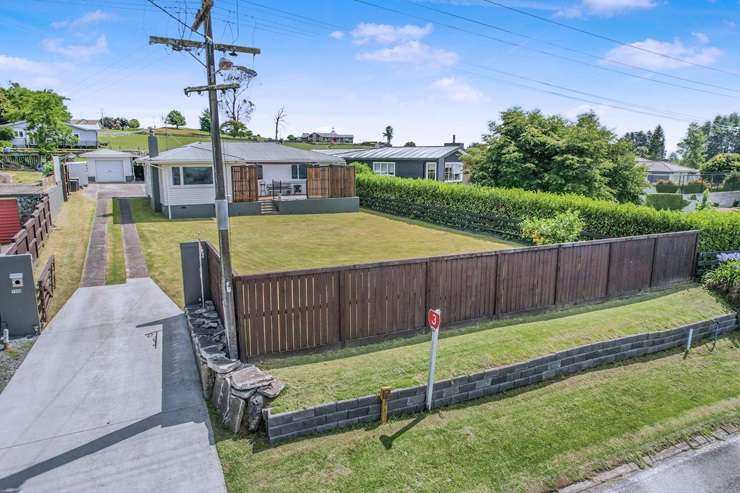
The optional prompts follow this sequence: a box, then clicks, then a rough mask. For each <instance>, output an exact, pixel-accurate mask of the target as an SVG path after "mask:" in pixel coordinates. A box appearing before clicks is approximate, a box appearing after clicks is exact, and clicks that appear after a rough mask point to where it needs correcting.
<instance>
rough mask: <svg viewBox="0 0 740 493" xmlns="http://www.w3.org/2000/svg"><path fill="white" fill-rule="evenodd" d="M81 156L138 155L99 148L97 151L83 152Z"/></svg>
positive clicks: (114, 156)
mask: <svg viewBox="0 0 740 493" xmlns="http://www.w3.org/2000/svg"><path fill="white" fill-rule="evenodd" d="M80 157H91V158H107V157H110V158H117V157H136V156H134V155H133V154H130V153H128V152H121V151H114V150H112V149H98V150H96V151H90V152H83V153H82V154H80Z"/></svg>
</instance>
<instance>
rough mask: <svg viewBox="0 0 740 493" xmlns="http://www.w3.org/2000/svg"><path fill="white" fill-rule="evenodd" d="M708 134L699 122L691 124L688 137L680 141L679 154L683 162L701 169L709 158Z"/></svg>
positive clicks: (687, 133)
mask: <svg viewBox="0 0 740 493" xmlns="http://www.w3.org/2000/svg"><path fill="white" fill-rule="evenodd" d="M706 144H707V136H706V135H705V134H704V130H703V129H702V127H700V126H699V124H698V123H692V124H691V125H689V128H688V130H687V131H686V137H684V139H683V140H682V141H681V142H679V143H678V151H679V152H678V156H679V157H680V159H681V162H682V163H683V164H684V165H686V166H689V167H690V168H695V169H699V168H701V167H702V166H703V165H704V162H705V161H706V160H707V154H706Z"/></svg>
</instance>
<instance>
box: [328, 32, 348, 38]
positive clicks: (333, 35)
mask: <svg viewBox="0 0 740 493" xmlns="http://www.w3.org/2000/svg"><path fill="white" fill-rule="evenodd" d="M329 37H330V38H334V39H342V38H343V37H344V33H343V32H342V31H332V32H330V33H329Z"/></svg>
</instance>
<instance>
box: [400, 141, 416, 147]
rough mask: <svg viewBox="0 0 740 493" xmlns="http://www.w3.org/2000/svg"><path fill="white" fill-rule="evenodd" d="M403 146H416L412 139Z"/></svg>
mask: <svg viewBox="0 0 740 493" xmlns="http://www.w3.org/2000/svg"><path fill="white" fill-rule="evenodd" d="M403 146H404V147H416V142H414V141H413V140H409V141H408V142H406V143H405V144H404V145H403Z"/></svg>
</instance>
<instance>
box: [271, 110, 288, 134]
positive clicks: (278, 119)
mask: <svg viewBox="0 0 740 493" xmlns="http://www.w3.org/2000/svg"><path fill="white" fill-rule="evenodd" d="M287 116H288V114H287V113H286V112H285V106H281V107H280V109H279V110H278V112H277V113H275V116H274V117H273V120H274V121H275V140H278V130H279V128H280V126H281V125H285V118H286V117H287Z"/></svg>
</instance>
